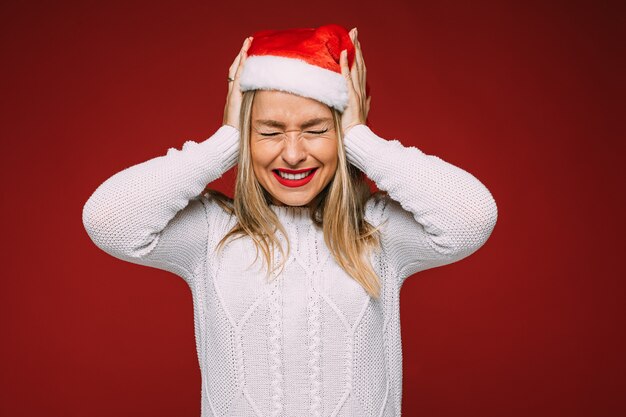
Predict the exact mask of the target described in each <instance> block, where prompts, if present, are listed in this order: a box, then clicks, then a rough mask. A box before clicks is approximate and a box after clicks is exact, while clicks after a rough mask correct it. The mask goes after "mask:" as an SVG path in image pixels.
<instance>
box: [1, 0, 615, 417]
mask: <svg viewBox="0 0 626 417" xmlns="http://www.w3.org/2000/svg"><path fill="white" fill-rule="evenodd" d="M34 3H40V4H39V5H35V4H34ZM548 3H549V4H548ZM0 7H1V11H0V20H1V25H0V31H1V48H2V51H1V52H2V61H3V63H2V69H1V71H2V78H1V83H2V94H1V96H2V111H1V114H0V118H1V121H2V145H3V146H2V164H1V166H0V169H1V170H2V178H3V183H4V185H3V187H2V211H3V216H2V218H3V232H4V236H5V237H4V238H3V243H2V246H3V248H2V253H3V262H2V263H3V265H4V268H3V271H2V281H1V283H2V288H1V292H0V294H1V295H0V297H1V300H0V301H1V307H0V308H1V311H0V313H1V314H0V324H1V326H2V344H1V347H0V357H1V358H2V360H1V367H2V368H1V372H0V382H1V386H0V414H1V415H2V416H36V415H46V416H93V417H97V416H113V415H115V416H143V415H150V416H199V409H200V371H199V369H198V362H197V356H196V350H195V341H194V334H193V310H192V304H191V293H190V291H189V289H188V288H187V286H186V284H185V283H184V282H183V281H182V280H181V279H179V278H177V277H175V276H174V275H172V274H170V273H167V272H164V271H160V270H157V269H152V268H146V267H142V266H139V265H133V264H129V263H124V262H121V261H119V260H117V259H115V258H113V257H110V256H108V255H106V254H105V253H104V252H102V251H100V250H99V249H98V248H97V247H95V245H93V243H92V242H91V241H90V240H89V238H88V236H87V234H86V232H85V231H84V229H83V225H82V222H81V210H82V206H83V204H84V203H85V201H86V200H87V198H88V197H89V196H90V195H91V193H92V192H93V191H94V190H95V188H96V187H97V186H98V185H99V184H100V183H101V182H103V181H104V180H105V179H106V178H108V177H109V176H111V175H112V174H114V173H115V172H118V171H120V170H122V169H124V168H126V167H128V166H130V165H134V164H136V163H139V162H142V161H145V160H147V159H150V158H153V157H155V156H159V155H163V154H164V153H165V152H166V151H167V149H168V148H169V147H177V148H180V146H182V144H183V143H184V141H186V140H189V139H192V140H203V139H204V138H207V137H209V136H211V135H212V134H213V132H214V131H215V130H216V129H217V128H218V127H219V126H220V125H221V121H222V115H223V108H224V99H225V97H226V92H227V83H226V75H227V71H228V67H229V66H230V64H231V62H232V60H233V59H234V57H235V55H236V54H237V53H238V51H239V48H240V46H241V43H242V42H243V39H244V38H245V37H246V36H248V35H250V34H252V33H253V32H254V31H256V30H260V29H267V28H275V29H279V28H289V27H305V26H306V27H314V26H318V25H321V24H326V23H331V22H332V23H339V24H342V25H344V26H345V27H346V28H348V29H350V28H351V27H354V26H357V27H358V28H359V37H360V40H361V43H362V49H363V52H364V56H365V62H366V65H367V68H368V79H369V83H370V85H371V88H372V90H371V92H372V97H373V98H372V108H371V113H370V122H371V127H372V129H373V130H374V131H375V132H376V133H377V134H379V135H380V136H382V137H384V138H387V139H399V140H400V141H402V142H403V143H404V144H405V145H412V146H417V147H419V148H420V149H422V150H423V151H424V152H426V153H428V154H435V155H437V156H439V157H441V158H442V159H444V160H446V161H448V162H451V163H453V164H455V165H457V166H460V167H462V168H463V169H465V170H467V171H469V172H471V173H472V174H474V175H475V176H476V177H477V178H479V179H480V180H481V181H482V182H483V183H484V184H485V185H486V186H487V187H488V188H489V189H490V191H491V192H492V194H493V196H494V198H495V200H496V202H497V204H498V209H499V218H498V223H497V225H496V228H495V230H494V232H493V234H492V236H491V238H490V239H489V241H488V242H487V243H486V245H485V246H484V247H482V248H481V249H480V250H479V251H478V252H476V253H475V254H474V255H473V256H471V257H469V258H466V259H464V260H462V261H459V262H458V263H455V264H452V265H449V266H446V267H442V268H435V269H432V270H429V271H425V272H423V273H421V274H418V275H417V276H414V277H411V278H409V281H407V282H406V284H405V286H404V287H403V291H402V297H401V306H402V313H401V314H402V335H403V343H404V392H403V415H405V416H434V417H439V416H441V417H443V416H459V415H463V416H481V417H487V416H569V417H571V416H606V415H625V414H624V413H626V400H625V395H624V392H625V381H624V379H625V375H626V363H625V359H624V356H625V348H626V343H625V342H626V341H625V335H624V329H625V328H626V327H625V326H624V317H626V315H625V311H624V310H625V305H626V303H625V301H626V300H625V298H626V297H625V293H626V290H625V287H626V286H625V284H624V273H623V270H624V268H623V267H622V264H621V261H622V260H623V256H624V255H623V251H624V249H625V247H624V244H623V239H624V232H625V230H624V220H623V215H624V208H625V204H624V189H625V188H624V181H623V180H624V177H625V176H624V164H623V161H622V159H623V157H624V155H625V154H624V139H625V135H624V130H623V122H624V107H623V105H624V92H625V88H624V86H625V85H624V79H623V76H624V73H625V68H624V55H623V49H622V50H621V51H620V50H619V45H620V44H623V41H624V39H625V37H624V35H625V34H624V33H623V28H624V26H625V21H624V16H625V14H624V11H623V10H619V9H618V8H617V7H615V6H612V5H611V4H610V3H608V2H591V1H590V2H588V3H582V2H571V1H561V2H557V1H553V2H510V3H505V2H476V1H473V2H467V1H458V2H451V1H437V2H430V1H429V2H409V1H405V2H400V1H393V0H388V1H384V2H372V3H371V4H368V3H365V2H363V1H345V2H337V1H333V2H316V3H314V4H303V5H298V4H296V3H294V2H293V1H283V2H272V3H271V4H270V3H266V2H247V3H245V2H244V3H242V2H241V1H240V2H223V3H219V4H216V3H210V2H201V1H194V2H174V1H169V2H163V1H154V0H152V1H142V2H138V1H130V2H129V1H123V2H117V1H116V2H90V1H80V2H78V1H77V2H73V3H72V2H68V1H64V2H3V3H2V6H0ZM618 110H620V111H619V112H618ZM618 118H619V119H618ZM232 173H233V172H232V171H231V172H230V173H229V175H227V176H226V178H225V180H223V181H221V182H220V183H219V187H218V188H220V189H222V190H224V191H226V190H229V187H230V186H232V181H233V177H232ZM620 270H621V271H622V273H620V272H619V271H620Z"/></svg>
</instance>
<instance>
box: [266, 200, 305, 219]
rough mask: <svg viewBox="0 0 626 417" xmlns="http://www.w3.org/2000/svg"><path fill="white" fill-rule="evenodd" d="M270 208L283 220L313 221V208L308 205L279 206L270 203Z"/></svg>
mask: <svg viewBox="0 0 626 417" xmlns="http://www.w3.org/2000/svg"><path fill="white" fill-rule="evenodd" d="M269 206H270V208H271V209H272V210H273V211H274V213H276V216H278V218H279V219H280V220H281V221H283V220H291V221H312V220H311V209H310V208H309V207H306V206H278V205H276V204H270V205H269Z"/></svg>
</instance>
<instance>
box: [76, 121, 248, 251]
mask: <svg viewBox="0 0 626 417" xmlns="http://www.w3.org/2000/svg"><path fill="white" fill-rule="evenodd" d="M238 146H239V132H238V130H237V129H235V128H233V127H232V126H221V127H220V128H219V129H218V130H217V131H216V132H215V134H213V135H212V136H211V137H210V138H208V139H206V140H204V141H202V142H200V143H197V142H194V141H187V142H185V144H184V145H183V146H182V149H181V150H178V149H175V148H170V149H169V150H168V151H167V154H166V155H164V156H159V157H156V158H153V159H150V160H148V161H145V162H142V163H140V164H137V165H134V166H131V167H129V168H126V169H124V170H122V171H120V172H118V173H116V174H115V175H113V176H112V177H110V178H109V179H107V180H106V181H105V182H103V183H102V184H101V185H100V186H99V187H98V188H97V189H96V190H95V192H94V193H93V194H92V195H91V196H90V197H89V199H88V200H87V202H86V203H85V205H84V207H83V224H84V226H85V229H86V230H87V232H88V234H89V236H90V238H91V239H92V240H93V242H94V243H95V244H96V245H97V246H98V247H100V248H101V249H103V250H105V251H106V252H109V253H111V254H114V255H124V256H130V257H141V256H143V255H145V254H147V253H149V252H150V251H151V250H152V249H153V247H154V246H155V244H156V242H157V240H158V239H157V238H158V236H159V234H160V233H161V231H163V229H164V228H165V227H166V226H167V224H168V223H169V222H170V221H171V220H172V219H173V218H174V216H175V215H176V213H178V212H179V211H180V210H182V209H183V208H185V207H186V206H187V205H188V204H189V202H190V200H192V199H193V198H196V197H198V196H199V195H200V194H201V193H202V191H203V190H204V188H205V187H206V185H207V184H208V183H210V182H212V181H214V180H216V179H217V178H219V177H221V176H222V174H223V173H224V172H226V171H227V170H229V169H230V168H232V167H233V166H234V165H235V163H236V160H237V152H238Z"/></svg>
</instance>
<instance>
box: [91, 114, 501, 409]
mask: <svg viewBox="0 0 626 417" xmlns="http://www.w3.org/2000/svg"><path fill="white" fill-rule="evenodd" d="M344 141H345V149H346V154H347V156H348V160H349V161H350V162H351V163H352V164H354V165H355V166H357V167H358V168H359V169H361V170H362V171H363V172H365V173H366V174H367V175H368V176H369V177H370V178H371V179H372V180H374V181H375V182H376V184H377V185H378V187H379V188H380V189H381V190H384V191H386V192H387V194H385V195H382V196H373V197H372V198H370V199H369V200H368V202H367V205H366V208H365V216H366V219H367V221H368V222H370V223H371V224H373V225H375V226H378V225H381V237H382V247H381V250H380V251H379V252H377V253H374V254H372V255H371V261H372V265H373V266H374V269H375V271H376V273H377V274H378V276H379V277H380V280H381V284H382V286H381V297H380V299H377V300H375V299H373V298H371V297H369V296H368V294H367V293H366V292H365V291H364V290H363V288H362V287H361V286H360V285H359V284H358V283H357V282H356V281H354V280H353V279H352V278H351V277H350V276H348V275H347V274H346V273H345V271H343V269H341V268H340V267H339V265H338V264H337V263H336V262H335V260H334V258H333V257H332V256H331V254H330V252H329V250H328V248H327V247H326V245H325V243H324V237H323V232H322V230H321V229H320V228H318V227H317V226H316V225H315V224H314V223H313V222H312V221H311V219H310V217H309V209H307V208H304V207H287V206H275V205H272V206H271V208H272V210H274V212H275V213H276V214H277V216H278V218H279V219H280V221H281V223H282V224H283V225H284V226H285V230H286V236H282V234H279V239H280V241H281V242H283V244H285V242H286V240H287V239H288V240H289V243H290V245H291V252H290V254H289V257H288V259H287V260H286V263H285V267H284V270H283V271H282V272H281V273H280V274H279V275H277V276H274V278H273V279H272V280H268V279H267V278H266V276H265V270H264V265H263V263H262V261H261V259H262V258H259V260H257V261H256V262H255V248H254V245H253V243H252V241H251V239H248V238H243V239H236V240H233V241H231V242H230V243H229V244H227V245H226V246H225V247H224V250H223V251H221V252H217V251H216V250H215V246H216V244H217V242H219V240H220V239H221V238H222V237H223V236H224V234H225V233H227V232H228V230H230V228H232V227H233V225H235V223H236V219H235V218H234V216H231V215H229V214H228V213H226V212H225V211H224V210H223V209H222V208H221V207H220V206H219V205H218V204H217V203H216V202H215V201H214V200H213V199H212V198H211V197H210V196H209V195H208V194H203V190H204V188H205V186H206V185H207V184H208V183H210V182H212V181H214V180H216V179H217V178H219V177H220V176H221V175H222V174H223V173H224V172H226V171H227V170H228V169H230V168H231V167H233V166H234V165H235V163H236V160H237V153H238V150H239V132H238V131H237V129H235V128H233V127H231V126H228V125H224V126H222V127H220V128H219V129H218V130H217V131H216V132H215V134H214V135H213V136H212V137H210V138H208V139H206V140H204V141H202V142H199V143H196V142H194V141H187V142H185V143H184V144H183V146H182V149H181V150H177V149H175V148H170V149H169V150H168V151H167V153H166V155H164V156H160V157H156V158H153V159H150V160H148V161H145V162H142V163H139V164H137V165H134V166H131V167H129V168H126V169H124V170H122V171H120V172H118V173H117V174H115V175H113V176H111V177H110V178H109V179H107V180H106V181H104V182H103V183H102V184H101V185H100V186H99V187H98V188H97V189H96V190H95V191H94V193H93V194H92V195H91V196H90V198H89V199H88V200H87V202H86V203H85V206H84V208H83V224H84V226H85V229H86V231H87V233H88V235H89V236H90V238H91V239H92V241H93V242H94V243H95V244H96V245H97V246H98V247H99V248H101V249H102V250H103V251H105V252H106V253H108V254H110V255H112V256H114V257H116V258H119V259H122V260H125V261H128V262H132V263H136V264H140V265H145V266H150V267H154V268H159V269H163V270H167V271H169V272H172V273H174V274H176V275H178V276H180V277H181V278H183V279H184V280H185V281H186V282H187V284H188V285H189V287H190V289H191V292H192V297H193V307H194V320H195V326H194V328H195V337H196V344H197V352H198V363H199V366H200V369H201V372H202V394H201V395H202V396H201V409H202V414H201V415H202V417H209V416H212V417H213V416H219V417H248V416H250V417H251V416H255V417H265V416H268V417H269V416H272V417H301V416H315V417H317V416H333V417H347V416H359V417H370V416H371V417H396V416H400V407H401V397H402V345H401V339H400V316H399V311H400V306H399V299H400V289H401V287H402V284H403V282H404V281H405V279H406V278H407V277H409V276H411V275H413V274H415V273H417V272H419V271H423V270H426V269H429V268H434V267H437V266H442V265H446V264H450V263H452V262H456V261H458V260H460V259H463V258H465V257H467V256H469V255H470V254H472V253H474V252H475V251H476V250H478V248H480V247H481V246H482V245H483V244H484V243H485V242H486V241H487V239H488V238H489V236H490V235H491V232H492V230H493V228H494V227H495V223H496V219H497V207H496V204H495V201H494V199H493V197H492V196H491V194H490V192H489V190H488V189H487V188H486V187H485V186H484V185H483V184H482V183H481V182H480V181H479V180H478V179H476V178H475V177H474V176H473V175H471V174H470V173H468V172H467V171H464V170H462V169H461V168H458V167H456V166H454V165H452V164H450V163H447V162H445V161H443V160H442V159H440V158H438V157H436V156H433V155H426V154H424V153H423V152H422V151H420V150H419V149H417V148H415V147H405V146H403V145H402V144H401V143H400V142H398V141H397V140H391V141H389V140H385V139H383V138H381V137H379V136H377V135H376V134H375V133H374V132H372V131H371V130H370V128H369V127H367V126H365V125H357V126H354V127H352V128H351V129H350V130H349V131H348V133H347V135H346V137H345V138H344ZM280 256H281V255H280V253H279V252H276V254H275V261H277V262H280Z"/></svg>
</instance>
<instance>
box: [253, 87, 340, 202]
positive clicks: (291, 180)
mask: <svg viewBox="0 0 626 417" xmlns="http://www.w3.org/2000/svg"><path fill="white" fill-rule="evenodd" d="M337 141H338V139H337V133H336V131H335V126H334V123H333V115H332V112H331V110H330V108H329V107H328V106H326V105H325V104H323V103H320V102H319V101H317V100H313V99H310V98H306V97H301V96H297V95H295V94H290V93H285V92H282V91H274V90H258V91H257V92H256V93H255V96H254V102H253V104H252V115H251V126H250V151H251V156H252V166H253V169H254V174H255V175H256V178H257V180H258V181H259V183H260V184H261V186H263V188H264V189H265V190H266V191H267V192H268V193H269V194H270V195H271V197H272V202H273V203H274V204H277V205H288V206H305V205H308V204H309V203H311V202H312V201H313V200H314V198H315V197H316V196H317V195H318V194H319V193H320V192H321V191H322V190H323V189H324V187H326V185H328V183H329V182H330V181H331V180H332V178H333V176H334V175H335V171H336V169H337V161H338V156H337Z"/></svg>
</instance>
